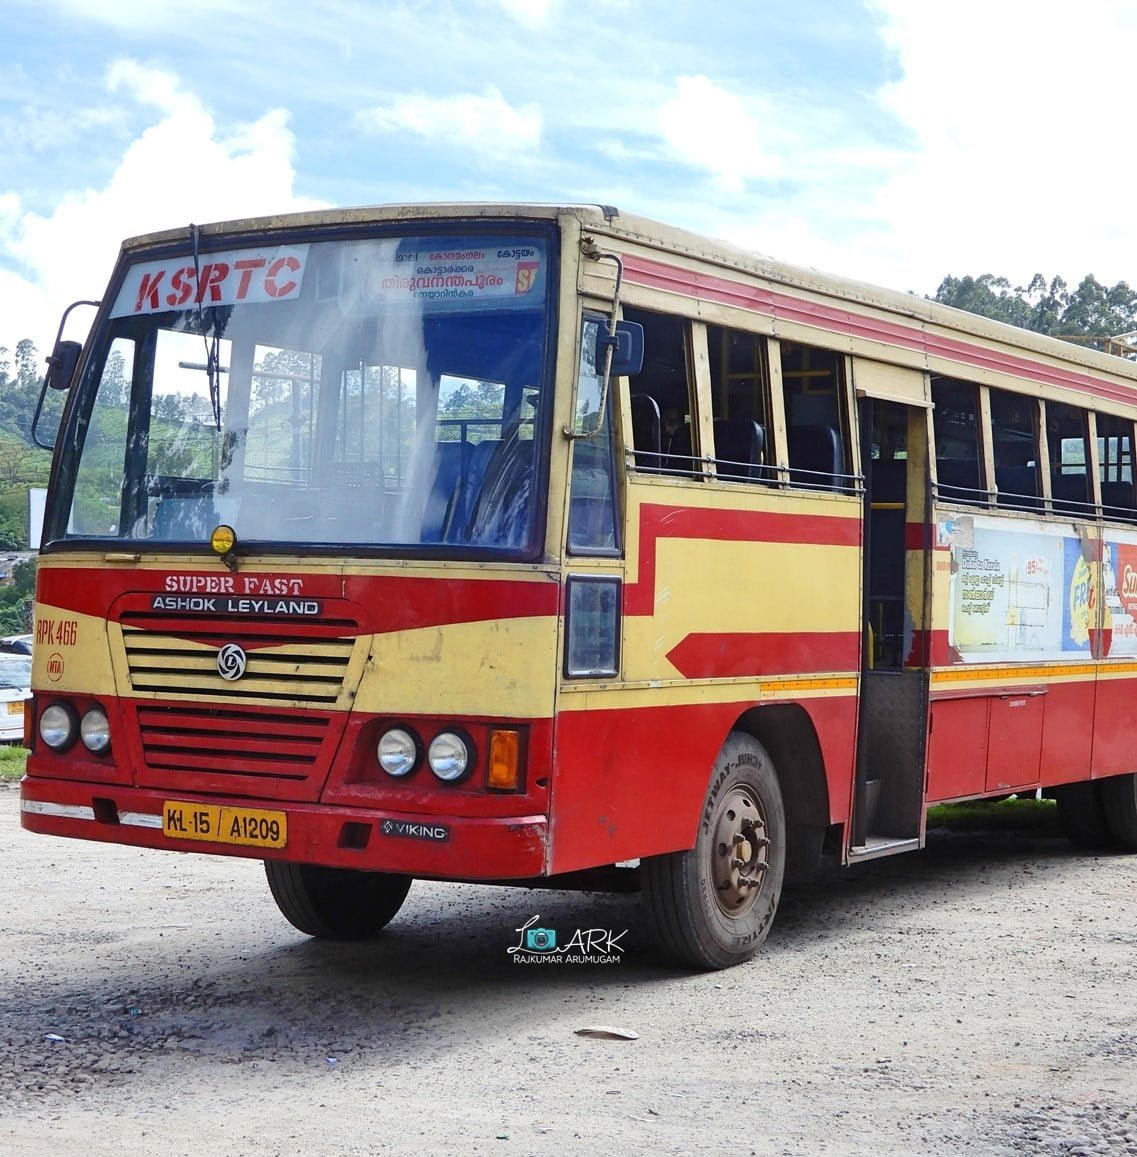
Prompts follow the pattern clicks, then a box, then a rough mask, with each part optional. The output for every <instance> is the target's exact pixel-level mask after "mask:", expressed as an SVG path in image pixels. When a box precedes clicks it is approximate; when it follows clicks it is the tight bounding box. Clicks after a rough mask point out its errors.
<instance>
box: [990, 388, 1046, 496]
mask: <svg viewBox="0 0 1137 1157" xmlns="http://www.w3.org/2000/svg"><path fill="white" fill-rule="evenodd" d="M989 393H990V397H991V450H992V453H993V455H994V458H995V489H996V490H998V492H999V505H1000V506H1010V507H1017V508H1019V509H1027V510H1034V509H1037V508H1038V506H1039V501H1038V496H1039V494H1040V490H1039V485H1038V430H1037V422H1036V416H1037V413H1038V406H1037V404H1036V403H1035V401H1034V399H1033V398H1028V397H1026V396H1025V395H1024V394H1012V393H1010V392H1009V391H1008V390H995V389H992V390H990V391H989Z"/></svg>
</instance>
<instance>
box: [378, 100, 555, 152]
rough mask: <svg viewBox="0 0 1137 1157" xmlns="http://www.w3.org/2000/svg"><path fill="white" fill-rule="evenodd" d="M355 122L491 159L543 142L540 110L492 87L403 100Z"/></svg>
mask: <svg viewBox="0 0 1137 1157" xmlns="http://www.w3.org/2000/svg"><path fill="white" fill-rule="evenodd" d="M356 121H357V123H358V124H359V126H360V127H361V128H364V129H367V130H370V131H372V132H379V133H392V132H410V133H413V134H415V135H416V136H420V137H424V138H426V139H427V140H431V141H437V142H438V143H440V144H449V145H458V146H461V147H462V148H466V149H469V150H471V151H473V152H477V153H481V154H483V155H485V156H486V157H492V158H500V157H515V156H516V151H517V150H522V152H524V151H525V150H532V149H535V148H536V147H537V146H538V145H539V144H540V141H541V110H540V109H539V108H538V107H537V106H536V105H532V104H529V105H521V106H518V107H514V106H513V105H511V104H509V102H508V101H507V100H506V99H505V97H504V96H502V94H501V92H500V90H499V89H497V88H495V87H494V86H493V85H487V86H486V88H485V90H484V91H483V92H482V93H480V94H479V93H462V94H460V95H457V96H442V97H434V96H426V95H425V94H423V93H413V94H411V95H410V96H401V97H398V98H396V99H395V100H394V101H393V102H392V103H391V104H389V105H387V106H385V107H382V106H380V107H377V108H372V109H367V110H365V111H363V112H360V113H358V114H357V115H356Z"/></svg>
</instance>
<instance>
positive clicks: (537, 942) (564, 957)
mask: <svg viewBox="0 0 1137 1157" xmlns="http://www.w3.org/2000/svg"><path fill="white" fill-rule="evenodd" d="M540 919H541V917H540V916H532V917H530V918H529V919H528V920H526V921H525V923H524V924H522V925H521V927H520V928H517V929H515V930H514V931H516V932H520V933H521V939H520V940H519V941H518V942H517V943H516V944H515V945H514V946H513V947H512V948H510V949H509V954H510V956H512V957H513V963H514V964H619V963H620V960H621V955H620V954H621V953H622V952H623V951H624V946H623V945H622V944H621V943H620V939H621V937H624V936H626V935H627V934H628V930H627V929H626V928H625V929H624V930H623V932H613V931H611V930H610V929H608V928H577V929H576V930H575V931H574V932H573V934H572V935H571V936H570V937H569V938H568V940H567V941H566V942H564V943H561V942H560V941H559V940H558V937H557V930H556V929H555V928H542V927H540V926H538V924H537V921H538V920H540Z"/></svg>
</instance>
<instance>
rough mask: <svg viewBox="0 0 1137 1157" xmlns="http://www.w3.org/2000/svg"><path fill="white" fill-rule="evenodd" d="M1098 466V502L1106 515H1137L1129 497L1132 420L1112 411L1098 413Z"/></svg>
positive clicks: (1131, 516)
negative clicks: (1119, 416)
mask: <svg viewBox="0 0 1137 1157" xmlns="http://www.w3.org/2000/svg"><path fill="white" fill-rule="evenodd" d="M1097 426H1098V469H1099V471H1100V477H1101V504H1102V511H1103V513H1104V514H1105V517H1106V518H1117V519H1124V520H1125V521H1127V522H1132V521H1134V520H1135V519H1137V504H1135V503H1134V499H1133V423H1132V422H1131V421H1129V419H1128V418H1118V417H1116V416H1115V415H1113V414H1098V416H1097Z"/></svg>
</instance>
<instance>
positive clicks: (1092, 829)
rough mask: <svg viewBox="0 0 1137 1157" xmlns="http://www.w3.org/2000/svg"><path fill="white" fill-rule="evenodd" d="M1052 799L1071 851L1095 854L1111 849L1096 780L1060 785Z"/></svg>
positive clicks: (1107, 825)
mask: <svg viewBox="0 0 1137 1157" xmlns="http://www.w3.org/2000/svg"><path fill="white" fill-rule="evenodd" d="M1054 799H1055V802H1056V803H1057V804H1058V823H1059V825H1060V827H1061V828H1062V832H1063V834H1064V835H1065V836H1066V838H1067V839H1068V840H1069V841H1070V843H1071V844H1073V845H1074V847H1075V848H1078V849H1080V850H1081V851H1085V852H1096V851H1101V850H1103V849H1105V848H1110V847H1112V846H1113V833H1112V832H1111V831H1110V829H1109V824H1108V823H1107V822H1106V818H1105V807H1104V805H1103V803H1102V796H1101V790H1100V785H1099V782H1098V781H1097V780H1091V779H1087V780H1082V781H1081V782H1080V783H1064V784H1063V785H1062V786H1061V787H1056V788H1054Z"/></svg>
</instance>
